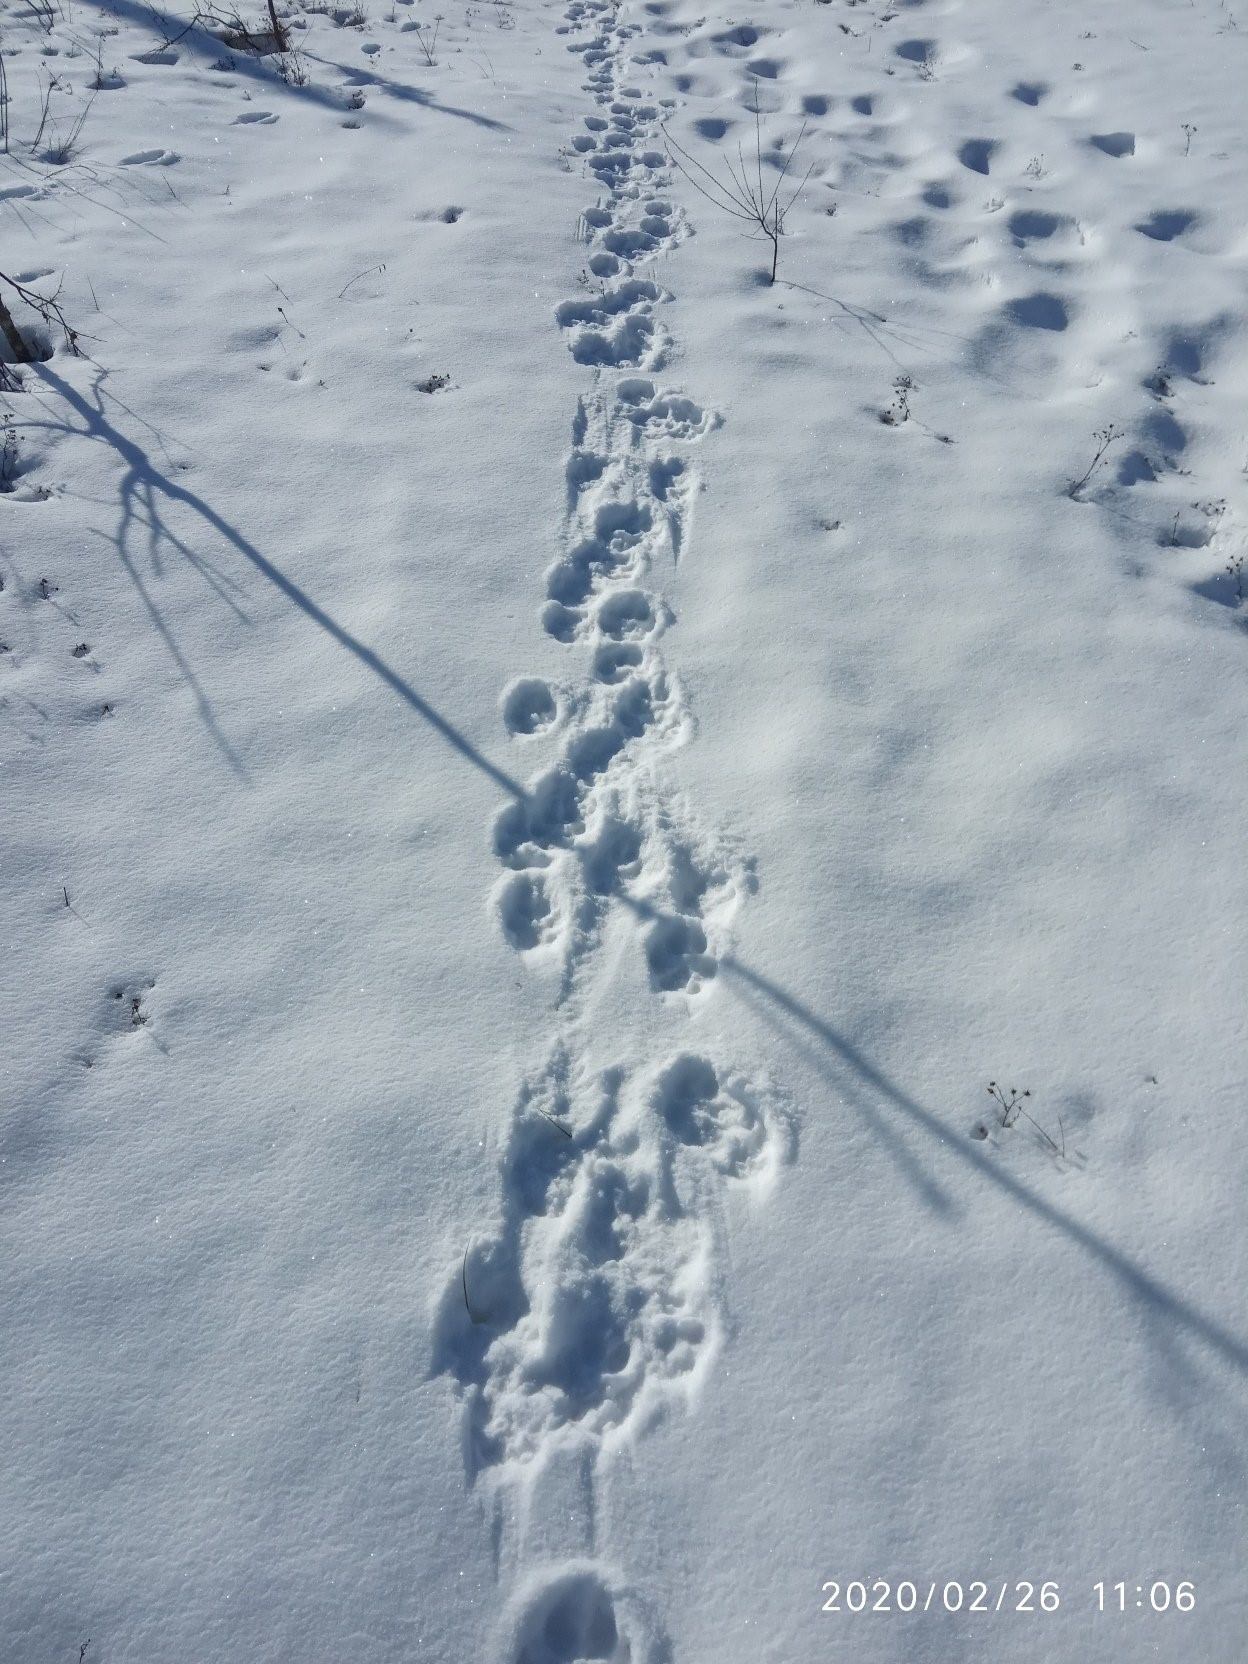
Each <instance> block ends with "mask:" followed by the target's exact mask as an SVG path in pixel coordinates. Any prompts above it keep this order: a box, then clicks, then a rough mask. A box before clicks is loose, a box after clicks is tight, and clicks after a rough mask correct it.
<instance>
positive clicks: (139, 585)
mask: <svg viewBox="0 0 1248 1664" xmlns="http://www.w3.org/2000/svg"><path fill="white" fill-rule="evenodd" d="M32 369H33V371H34V373H35V374H36V375H37V376H38V377H39V379H40V380H41V381H43V382H44V383H45V384H46V385H47V386H48V388H50V389H51V390H52V391H53V392H54V393H56V394H58V395H59V396H60V398H61V399H63V400H64V402H65V404H66V405H68V407H69V408H70V410H71V411H73V412H74V413H75V414H76V415H77V416H78V417H79V419H80V424H81V425H80V426H77V427H71V428H70V431H72V432H75V433H77V434H78V435H79V437H81V438H85V439H95V440H98V441H100V442H101V443H102V444H105V445H107V446H109V447H110V449H112V450H113V451H115V452H116V454H117V456H118V457H119V458H120V459H121V461H122V462H123V463H124V464H125V468H126V472H125V474H124V476H123V477H122V481H121V487H120V496H121V501H120V518H119V520H118V523H117V528H116V531H115V532H114V533H113V534H112V535H111V537H110V538H109V541H110V542H111V543H112V545H113V547H114V548H115V549H116V551H117V554H118V557H119V558H120V560H121V563H122V565H123V566H124V568H125V570H126V572H127V574H128V576H129V577H130V580H131V582H132V583H133V584H134V585H135V587H136V589H137V590H138V592H139V595H140V597H141V599H142V601H143V604H144V606H145V607H146V609H147V611H148V614H149V616H150V617H151V619H152V621H153V623H154V625H155V627H156V629H157V631H158V633H159V634H160V636H161V639H162V640H163V641H164V643H165V645H166V647H167V648H168V649H169V652H170V654H171V655H172V657H173V660H174V663H175V664H176V665H177V667H178V669H179V671H180V672H181V674H182V676H183V677H184V678H185V680H186V682H187V685H188V686H189V687H190V689H191V691H192V693H193V694H194V696H195V700H196V704H197V706H198V708H199V713H200V716H201V718H202V720H203V722H204V725H205V727H206V728H207V729H208V732H209V733H210V734H211V735H212V738H213V740H214V741H215V742H216V744H217V746H218V747H219V748H220V750H221V751H222V753H223V755H224V756H225V757H226V759H227V761H228V762H229V763H230V766H231V767H232V768H233V769H234V771H235V772H236V773H237V774H238V775H240V777H242V778H246V771H245V769H244V768H243V765H242V763H241V762H240V761H239V759H238V758H237V756H236V755H235V754H234V752H233V750H232V749H231V747H230V745H229V742H228V741H227V740H226V738H225V736H224V735H223V734H222V732H221V729H220V726H219V724H218V723H217V720H216V717H215V715H214V713H213V710H212V706H211V704H210V703H209V701H208V698H207V695H206V694H205V693H204V691H203V689H202V687H201V686H200V684H199V682H198V680H197V678H196V676H195V673H194V671H193V669H192V668H191V666H190V664H189V663H188V661H187V659H186V657H185V655H184V654H183V652H182V650H181V648H180V647H179V645H178V643H177V641H176V639H175V637H174V635H173V632H172V631H171V630H170V628H169V626H168V624H167V623H166V621H165V619H164V618H163V616H162V615H161V613H160V611H159V609H158V608H157V606H156V604H155V601H154V600H153V598H152V596H151V594H150V592H149V590H148V589H147V587H146V586H145V584H144V582H143V579H142V575H141V573H140V572H139V570H138V567H137V565H136V562H135V559H134V550H133V539H134V537H135V535H136V532H137V531H138V530H140V529H146V531H147V542H148V549H149V552H151V553H152V554H153V555H156V554H157V553H158V551H159V549H160V547H161V545H162V544H167V545H168V546H169V547H170V548H172V549H175V550H176V551H177V552H178V553H179V554H181V555H183V556H184V557H185V558H186V559H187V560H188V561H190V562H191V563H192V564H193V565H194V566H195V567H196V568H197V570H199V571H200V573H201V574H202V575H204V576H205V577H207V578H208V581H209V582H210V583H212V584H213V587H214V588H215V589H216V590H217V593H218V594H222V593H223V592H222V589H221V587H220V584H219V582H213V578H212V577H208V574H209V573H210V572H211V568H210V567H209V566H208V565H207V563H206V562H205V561H204V560H203V557H202V556H200V555H198V554H197V553H196V551H194V550H193V549H191V548H190V547H189V545H188V544H187V543H186V542H185V540H184V539H182V538H179V537H178V536H177V535H176V533H175V532H174V531H173V529H172V528H171V527H170V525H169V524H168V522H167V520H166V519H165V518H164V512H163V511H164V510H165V508H166V507H167V505H170V504H179V505H181V506H182V507H184V508H189V509H190V510H191V511H192V513H194V514H196V515H198V516H199V518H200V519H201V520H202V521H203V523H204V525H205V526H206V527H207V528H208V529H209V530H211V531H213V532H215V533H216V534H217V535H218V536H219V537H221V538H223V539H224V540H225V542H226V543H227V544H229V546H230V547H231V548H233V549H235V550H236V551H237V552H238V553H239V554H240V555H242V556H243V558H244V559H245V560H247V561H248V562H249V563H250V564H251V565H252V566H253V567H255V569H256V571H257V572H259V573H260V574H261V576H262V577H264V578H267V579H268V581H269V582H270V583H271V584H272V585H273V587H274V588H275V589H277V590H279V591H280V592H281V594H282V595H284V596H285V597H286V599H287V600H288V601H290V602H291V603H292V604H293V605H294V606H296V607H298V609H299V610H300V612H302V613H304V614H305V615H306V616H307V617H308V618H310V619H311V620H312V622H313V623H314V624H316V625H317V626H318V627H319V628H320V629H322V630H324V632H325V634H326V635H327V636H329V637H330V639H331V640H333V641H335V642H337V644H338V645H339V647H342V648H344V649H345V650H346V651H347V652H348V653H350V654H351V655H352V657H353V658H355V659H357V660H358V661H359V662H360V664H362V665H363V666H364V667H365V668H366V669H367V670H370V671H372V673H373V675H374V676H376V677H377V678H378V679H379V680H380V681H382V682H384V683H385V685H386V686H387V687H388V688H389V689H390V691H391V692H392V693H395V694H397V695H398V697H399V698H400V699H401V700H403V702H404V704H406V705H408V706H410V708H411V709H412V710H414V711H415V712H416V714H417V715H418V716H420V717H421V718H423V720H424V721H425V722H427V723H428V724H429V726H430V727H431V728H432V729H433V730H434V731H435V732H436V733H437V734H438V735H439V736H440V737H441V738H442V739H443V740H445V742H446V743H447V744H448V745H449V746H450V747H451V748H452V749H453V750H455V751H457V752H458V753H459V754H460V756H461V757H463V758H464V760H465V761H466V762H469V763H471V764H472V765H473V767H474V768H477V769H479V770H480V771H481V772H482V773H483V774H484V775H486V776H487V778H488V779H490V780H492V781H493V782H494V784H495V785H496V786H499V787H501V788H502V790H503V791H505V792H507V793H508V794H509V795H510V796H512V797H515V798H520V799H523V798H524V797H525V791H524V788H523V786H521V785H520V784H519V782H518V781H516V780H513V779H512V777H511V776H510V775H509V774H507V773H506V772H505V771H504V770H503V769H501V768H499V767H497V765H496V764H494V763H492V762H490V760H489V758H488V757H486V756H484V755H483V753H482V752H480V751H478V750H477V748H476V746H474V745H473V744H472V742H471V740H469V739H468V738H467V736H466V735H464V734H462V733H461V732H460V731H459V729H458V728H456V727H455V726H454V724H453V723H451V722H448V721H447V719H446V718H445V717H444V716H443V715H442V714H441V713H440V712H439V711H437V710H436V709H435V708H434V707H433V706H432V705H431V704H430V703H429V701H428V700H427V699H423V698H422V697H421V695H420V694H419V693H417V691H416V689H415V688H414V687H413V686H412V685H411V683H410V682H408V681H406V680H405V679H404V678H403V677H402V676H401V675H400V674H399V673H398V671H397V670H395V669H393V667H392V666H391V665H389V664H388V663H387V662H386V661H385V659H383V658H382V657H381V655H380V654H379V653H377V652H375V651H374V649H373V648H371V647H369V646H368V645H367V643H365V642H363V641H361V640H360V639H359V637H358V636H354V635H352V634H351V632H350V631H349V630H347V629H344V628H343V626H342V625H341V624H339V623H338V622H337V621H336V620H335V619H334V618H332V617H331V616H330V615H329V613H327V612H326V611H325V609H324V608H323V607H321V606H318V605H317V603H316V602H315V601H314V600H313V599H312V597H311V596H310V595H309V594H308V593H307V592H306V591H305V590H303V589H300V587H299V586H298V584H296V583H295V582H294V581H293V580H292V579H290V578H288V577H287V576H286V574H285V573H284V572H283V571H282V570H281V569H280V568H279V567H277V566H275V565H274V564H273V562H272V561H271V560H269V559H268V557H267V556H266V555H264V554H262V553H261V551H260V550H259V549H257V548H256V546H255V544H254V543H251V542H249V541H248V539H247V538H245V537H244V536H243V534H242V533H241V532H240V531H238V530H236V528H235V527H233V526H232V525H230V523H229V521H227V520H225V519H224V518H223V517H222V516H221V515H220V514H218V513H217V511H216V509H214V508H213V507H212V506H211V505H210V504H208V503H206V502H205V501H204V499H203V498H202V497H199V496H197V495H196V493H195V492H193V491H190V490H188V489H187V488H186V487H185V486H182V485H178V484H177V483H176V481H174V480H171V479H170V478H169V477H168V476H167V475H166V474H163V473H161V471H160V469H159V468H157V467H156V465H155V463H154V462H153V461H152V459H151V457H150V456H149V455H148V453H147V452H146V451H145V450H144V449H143V447H142V446H141V445H140V444H138V443H137V442H136V441H135V440H133V439H131V438H128V437H127V436H126V435H125V434H124V433H122V432H121V431H120V430H119V429H118V428H117V427H115V426H114V424H113V423H112V422H111V421H110V420H109V418H108V416H107V414H106V413H105V408H104V404H105V398H106V396H110V397H111V395H106V394H105V391H104V381H105V379H106V372H103V371H102V372H100V374H99V375H98V376H97V377H96V380H95V383H94V385H93V387H92V389H91V395H90V398H88V397H87V396H85V395H84V394H82V393H80V392H79V391H78V390H77V388H75V387H71V386H70V384H69V383H68V382H67V381H65V380H64V378H63V377H61V376H60V375H58V374H57V372H56V371H55V370H54V369H53V368H52V367H51V365H50V364H46V363H45V364H38V365H34V366H32ZM114 402H116V401H114ZM31 425H32V426H37V425H40V424H31ZM46 425H48V426H51V425H53V424H52V423H50V422H49V423H48V424H46ZM101 535H107V534H101ZM223 598H225V599H227V604H229V605H230V606H231V607H233V610H234V611H235V613H236V615H238V616H240V617H241V616H242V614H241V612H240V611H239V609H238V607H237V606H235V605H234V603H233V602H232V601H228V598H227V597H224V596H223Z"/></svg>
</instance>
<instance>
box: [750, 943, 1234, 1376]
mask: <svg viewBox="0 0 1248 1664" xmlns="http://www.w3.org/2000/svg"><path fill="white" fill-rule="evenodd" d="M720 968H721V970H722V971H724V972H725V973H726V974H727V975H728V976H729V977H730V978H733V979H735V980H736V981H738V982H739V983H741V984H742V985H743V986H744V987H746V988H749V989H751V990H753V991H754V992H755V993H756V994H759V995H761V996H762V997H763V999H764V1000H765V1001H767V1002H769V1003H770V1004H771V1005H773V1006H774V1007H775V1008H776V1009H777V1010H778V1011H781V1012H783V1013H784V1015H785V1016H786V1017H788V1018H790V1019H791V1020H792V1021H793V1022H794V1023H796V1024H797V1025H799V1026H800V1027H801V1028H803V1029H805V1030H806V1032H807V1033H809V1034H811V1035H813V1036H814V1037H815V1039H816V1040H818V1041H819V1042H820V1044H821V1045H822V1046H824V1047H825V1048H826V1049H827V1050H828V1051H829V1052H831V1053H832V1054H833V1056H834V1057H835V1058H836V1059H837V1061H838V1062H839V1063H840V1064H841V1065H843V1067H844V1069H845V1070H847V1071H848V1072H849V1073H850V1075H851V1076H852V1077H856V1080H857V1082H858V1083H859V1084H860V1085H861V1086H863V1087H866V1088H867V1089H868V1090H869V1091H871V1092H873V1093H875V1094H876V1096H877V1097H879V1098H881V1099H883V1101H884V1102H885V1103H886V1104H888V1105H890V1106H891V1107H892V1108H894V1109H897V1110H900V1111H901V1112H902V1113H903V1114H904V1115H906V1116H907V1117H908V1118H909V1119H910V1120H911V1121H912V1122H913V1123H914V1124H915V1125H916V1126H918V1127H921V1128H922V1129H923V1131H924V1132H925V1133H927V1134H928V1135H929V1136H930V1137H932V1138H935V1139H936V1140H938V1142H939V1143H940V1145H941V1146H942V1148H943V1149H944V1150H946V1151H947V1152H948V1153H949V1154H951V1155H953V1156H956V1157H957V1158H958V1159H959V1160H960V1161H962V1162H964V1163H966V1165H967V1166H969V1167H971V1168H973V1169H974V1171H975V1172H976V1173H977V1174H978V1175H979V1176H980V1177H981V1178H983V1179H985V1180H986V1181H987V1182H988V1183H990V1184H994V1185H996V1187H997V1188H998V1189H999V1190H1003V1191H1005V1192H1006V1194H1007V1195H1009V1196H1012V1197H1013V1198H1014V1200H1015V1201H1016V1202H1019V1203H1021V1204H1022V1206H1023V1207H1025V1208H1026V1209H1027V1210H1028V1212H1029V1213H1032V1214H1034V1215H1035V1216H1036V1217H1037V1218H1038V1219H1041V1220H1043V1222H1044V1223H1045V1224H1046V1225H1051V1226H1053V1227H1054V1228H1055V1229H1056V1230H1059V1231H1061V1232H1062V1233H1063V1235H1065V1236H1067V1237H1069V1238H1070V1240H1071V1241H1072V1242H1074V1243H1076V1244H1077V1245H1078V1246H1079V1247H1080V1248H1082V1249H1084V1251H1085V1252H1086V1253H1088V1254H1090V1255H1091V1256H1092V1257H1093V1258H1094V1259H1096V1260H1097V1261H1099V1263H1100V1264H1101V1265H1102V1266H1104V1267H1105V1269H1106V1270H1108V1271H1110V1272H1112V1274H1113V1275H1114V1276H1115V1277H1116V1278H1117V1279H1118V1281H1119V1282H1120V1283H1121V1284H1122V1285H1123V1287H1124V1288H1125V1289H1126V1290H1127V1292H1128V1293H1129V1294H1131V1295H1132V1296H1134V1298H1135V1299H1136V1300H1138V1301H1140V1302H1141V1304H1142V1305H1143V1306H1144V1307H1145V1309H1146V1314H1147V1316H1149V1317H1150V1318H1156V1317H1159V1316H1160V1317H1164V1318H1168V1319H1169V1320H1171V1321H1172V1322H1173V1323H1174V1324H1176V1325H1178V1326H1179V1327H1180V1328H1183V1329H1185V1330H1186V1331H1187V1332H1188V1333H1189V1334H1190V1335H1192V1336H1194V1337H1195V1338H1196V1339H1197V1340H1200V1341H1203V1342H1204V1343H1205V1345H1206V1346H1208V1347H1210V1348H1211V1349H1212V1350H1213V1351H1215V1352H1217V1353H1219V1354H1220V1355H1221V1356H1222V1357H1223V1358H1224V1359H1225V1360H1226V1361H1227V1362H1228V1363H1231V1364H1233V1365H1234V1366H1235V1367H1236V1369H1239V1370H1243V1371H1248V1345H1246V1344H1245V1343H1244V1342H1243V1341H1242V1340H1240V1339H1239V1338H1238V1337H1237V1336H1236V1335H1233V1334H1232V1333H1231V1332H1230V1331H1229V1330H1228V1329H1224V1328H1223V1327H1222V1326H1221V1324H1219V1323H1216V1322H1215V1321H1214V1320H1213V1319H1212V1318H1210V1317H1206V1316H1205V1314H1204V1313H1203V1312H1201V1311H1199V1310H1197V1308H1196V1307H1195V1306H1193V1305H1192V1304H1191V1303H1190V1302H1189V1301H1187V1300H1185V1299H1183V1297H1182V1296H1181V1295H1178V1294H1175V1293H1174V1292H1172V1291H1171V1290H1170V1289H1168V1288H1166V1286H1165V1285H1164V1284H1163V1283H1160V1282H1158V1281H1157V1279H1156V1278H1155V1277H1150V1276H1149V1274H1148V1273H1147V1272H1146V1271H1141V1270H1140V1268H1139V1266H1137V1265H1134V1264H1132V1262H1131V1261H1130V1260H1129V1259H1128V1258H1127V1257H1126V1255H1125V1254H1122V1253H1120V1252H1119V1250H1118V1249H1117V1248H1115V1247H1113V1246H1112V1245H1111V1244H1110V1243H1108V1242H1106V1241H1105V1240H1104V1239H1103V1238H1102V1237H1099V1236H1097V1234H1096V1233H1095V1231H1090V1230H1089V1229H1088V1228H1087V1226H1086V1225H1081V1224H1080V1223H1079V1221H1078V1220H1077V1219H1072V1218H1071V1216H1070V1215H1069V1214H1067V1213H1063V1212H1062V1210H1061V1209H1060V1208H1056V1207H1054V1206H1053V1204H1052V1203H1051V1202H1046V1201H1045V1200H1044V1199H1043V1198H1042V1197H1039V1196H1036V1195H1035V1194H1033V1192H1032V1191H1030V1190H1028V1189H1027V1187H1026V1185H1023V1184H1020V1183H1019V1182H1018V1180H1017V1179H1014V1178H1011V1176H1010V1175H1009V1174H1008V1173H1005V1172H1003V1171H1002V1170H1001V1169H1000V1168H999V1167H995V1166H994V1165H993V1164H992V1163H991V1162H990V1161H988V1160H987V1159H986V1157H984V1156H982V1155H980V1153H979V1152H978V1151H977V1150H975V1149H972V1148H971V1147H969V1146H968V1145H966V1144H963V1143H961V1142H960V1141H959V1140H957V1139H956V1138H954V1137H951V1136H950V1132H949V1129H948V1127H946V1126H945V1125H944V1124H943V1123H942V1122H941V1121H940V1119H939V1118H938V1117H937V1116H935V1115H933V1114H932V1112H931V1110H929V1109H925V1108H924V1107H923V1105H922V1104H920V1103H916V1102H915V1100H914V1099H913V1098H911V1097H910V1096H909V1095H908V1094H907V1093H905V1092H903V1091H902V1089H901V1088H900V1087H899V1086H897V1085H895V1084H894V1083H893V1082H892V1081H891V1080H889V1079H888V1077H887V1076H886V1075H884V1074H882V1073H881V1072H880V1070H879V1069H877V1068H876V1067H875V1065H874V1064H873V1063H872V1062H871V1060H870V1059H869V1058H867V1057H864V1056H863V1054H862V1053H861V1052H860V1051H859V1050H858V1048H857V1047H856V1046H854V1045H853V1044H852V1043H851V1042H850V1041H849V1040H847V1039H846V1038H845V1037H844V1035H841V1034H838V1033H837V1031H836V1030H835V1029H834V1028H833V1027H832V1025H831V1024H830V1023H827V1022H825V1021H824V1019H823V1018H822V1017H820V1016H818V1015H817V1014H816V1013H815V1012H813V1011H812V1010H811V1009H810V1008H809V1006H806V1005H804V1004H803V1003H802V1001H801V1000H799V999H796V998H795V997H794V996H793V995H792V994H790V993H787V992H786V991H785V990H784V989H783V988H781V987H779V986H778V984H776V983H774V982H772V981H771V980H770V979H769V978H767V977H765V976H762V975H761V974H760V973H759V972H758V971H755V970H751V968H750V967H749V966H748V965H744V964H742V962H741V961H740V960H739V959H734V958H732V957H731V956H729V957H727V958H725V959H723V960H721V961H720Z"/></svg>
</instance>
